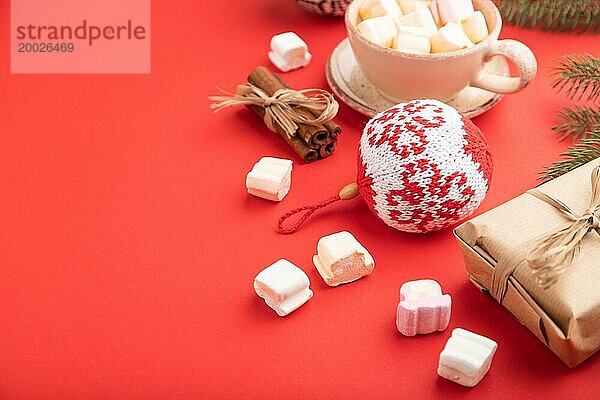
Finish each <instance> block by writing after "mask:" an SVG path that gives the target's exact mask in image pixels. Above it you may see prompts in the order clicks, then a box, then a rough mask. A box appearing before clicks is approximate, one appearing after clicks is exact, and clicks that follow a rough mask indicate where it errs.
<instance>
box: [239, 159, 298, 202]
mask: <svg viewBox="0 0 600 400" xmlns="http://www.w3.org/2000/svg"><path fill="white" fill-rule="evenodd" d="M291 183H292V161H291V160H285V159H282V158H273V157H263V158H261V159H260V160H259V161H258V162H257V163H256V164H254V167H252V170H251V171H250V172H248V175H246V188H247V189H248V193H250V194H251V195H254V196H257V197H262V198H263V199H267V200H271V201H281V200H283V198H284V197H285V196H286V195H287V194H288V192H289V191H290V185H291Z"/></svg>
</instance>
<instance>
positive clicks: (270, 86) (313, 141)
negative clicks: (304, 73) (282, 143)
mask: <svg viewBox="0 0 600 400" xmlns="http://www.w3.org/2000/svg"><path fill="white" fill-rule="evenodd" d="M248 82H250V83H251V84H253V85H254V86H257V87H259V88H261V89H262V90H264V91H265V92H266V93H267V94H268V95H269V96H272V95H273V94H274V93H275V92H276V91H277V90H279V89H285V88H287V85H286V84H285V82H283V80H282V79H281V78H280V77H278V76H277V75H276V74H274V73H272V72H271V71H270V70H269V69H268V68H267V67H264V66H259V67H256V68H255V69H254V71H252V72H251V73H250V75H249V76H248ZM297 111H298V112H299V113H302V114H304V116H305V117H308V118H314V114H312V112H311V110H310V109H308V108H305V107H299V108H298V109H297ZM296 134H297V136H299V137H300V138H302V140H303V141H304V142H305V143H306V144H307V145H308V146H309V147H312V148H314V149H318V148H319V147H320V146H322V145H324V144H326V143H328V142H330V141H331V135H330V132H329V130H328V129H327V128H326V127H325V126H324V125H323V124H320V125H316V126H314V125H306V124H300V123H298V131H297V132H296Z"/></svg>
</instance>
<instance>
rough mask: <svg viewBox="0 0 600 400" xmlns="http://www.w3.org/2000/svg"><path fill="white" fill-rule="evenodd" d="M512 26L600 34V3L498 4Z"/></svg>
mask: <svg viewBox="0 0 600 400" xmlns="http://www.w3.org/2000/svg"><path fill="white" fill-rule="evenodd" d="M494 3H496V5H497V6H498V9H499V10H500V13H501V14H502V16H503V17H504V20H505V21H506V22H508V23H511V24H515V25H520V26H526V27H531V28H541V29H545V30H553V31H579V32H580V33H581V32H591V33H600V2H599V1H598V0H494Z"/></svg>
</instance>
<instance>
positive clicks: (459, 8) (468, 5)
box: [437, 0, 475, 25]
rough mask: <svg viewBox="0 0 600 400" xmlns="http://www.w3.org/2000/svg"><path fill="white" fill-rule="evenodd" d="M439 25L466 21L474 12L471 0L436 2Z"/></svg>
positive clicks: (439, 0)
mask: <svg viewBox="0 0 600 400" xmlns="http://www.w3.org/2000/svg"><path fill="white" fill-rule="evenodd" d="M437 8H438V13H439V15H440V23H441V24H444V25H445V24H446V23H447V22H448V21H456V22H460V21H462V20H463V19H467V18H468V17H469V15H471V14H473V12H474V11H475V10H474V9H473V3H472V2H471V0H437Z"/></svg>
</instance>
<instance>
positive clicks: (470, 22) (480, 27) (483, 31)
mask: <svg viewBox="0 0 600 400" xmlns="http://www.w3.org/2000/svg"><path fill="white" fill-rule="evenodd" d="M462 29H463V31H464V32H465V34H466V35H467V36H468V37H469V39H470V40H471V42H473V43H479V42H481V41H482V40H483V39H485V38H486V37H487V36H488V35H489V31H488V27H487V23H486V22H485V17H484V16H483V14H482V13H481V11H475V12H474V13H473V14H471V15H470V16H469V17H467V19H465V20H464V21H463V22H462Z"/></svg>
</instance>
